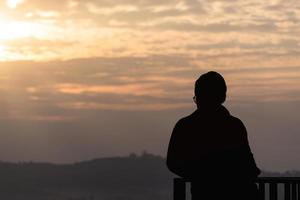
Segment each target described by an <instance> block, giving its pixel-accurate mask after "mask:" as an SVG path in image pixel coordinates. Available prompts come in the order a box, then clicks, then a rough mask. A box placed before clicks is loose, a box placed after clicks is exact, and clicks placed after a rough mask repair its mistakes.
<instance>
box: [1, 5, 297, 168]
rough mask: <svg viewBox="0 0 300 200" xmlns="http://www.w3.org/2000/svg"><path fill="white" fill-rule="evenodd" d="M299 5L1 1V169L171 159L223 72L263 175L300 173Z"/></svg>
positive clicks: (229, 96) (230, 106)
mask: <svg viewBox="0 0 300 200" xmlns="http://www.w3.org/2000/svg"><path fill="white" fill-rule="evenodd" d="M299 47H300V4H299V2H298V1H297V0H290V1H283V0H270V1H261V0H232V1H225V0H223V1H221V0H220V1H215V0H172V1H171V0H165V1H160V0H135V1H133V0H114V1H111V0H59V1H56V0H52V1H45V0H7V1H6V0H2V1H0V105H1V106H0V160H4V161H47V162H57V163H65V162H76V161H81V160H87V159H92V158H97V157H107V156H120V155H121V156H123V155H128V154H130V153H131V152H136V153H140V152H142V151H144V150H146V151H148V152H151V153H154V154H159V155H162V156H165V154H166V149H167V145H168V141H169V137H170V134H171V131H172V128H173V126H174V124H175V123H176V122H177V120H178V119H179V118H181V117H183V116H186V115H188V114H190V113H191V112H193V111H194V110H195V109H196V107H195V105H194V104H193V101H192V97H193V86H194V81H195V80H196V79H197V78H198V77H199V76H200V75H201V74H202V73H205V72H207V71H211V70H215V71H218V72H220V73H221V74H222V75H223V76H224V78H225V79H226V82H227V85H228V94H227V101H226V103H225V106H226V107H227V108H228V109H229V110H230V112H231V114H232V115H235V116H237V117H239V118H240V119H241V120H242V121H243V122H244V124H245V126H246V127H247V129H248V138H249V142H250V145H251V148H252V151H253V153H254V156H255V159H256V161H257V164H258V166H259V167H260V168H262V169H266V170H273V171H283V170H295V169H298V170H300V160H299V153H300V145H299V143H300V128H299V124H300V48H299Z"/></svg>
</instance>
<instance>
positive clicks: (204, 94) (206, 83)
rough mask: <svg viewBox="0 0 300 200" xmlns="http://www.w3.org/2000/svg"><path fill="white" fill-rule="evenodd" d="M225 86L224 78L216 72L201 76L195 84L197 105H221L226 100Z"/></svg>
mask: <svg viewBox="0 0 300 200" xmlns="http://www.w3.org/2000/svg"><path fill="white" fill-rule="evenodd" d="M226 91H227V86H226V83H225V80H224V78H223V77H222V76H221V75H220V74H219V73H217V72H214V71H210V72H207V73H205V74H202V75H201V76H200V77H199V78H198V79H197V81H196V82H195V97H196V103H197V105H198V106H199V105H204V106H205V105H221V104H222V103H224V101H225V99H226Z"/></svg>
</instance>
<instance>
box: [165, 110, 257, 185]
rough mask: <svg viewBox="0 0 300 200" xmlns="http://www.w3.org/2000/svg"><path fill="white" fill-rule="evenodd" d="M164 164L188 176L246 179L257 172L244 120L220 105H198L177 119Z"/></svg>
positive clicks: (181, 174) (177, 172) (183, 175)
mask: <svg viewBox="0 0 300 200" xmlns="http://www.w3.org/2000/svg"><path fill="white" fill-rule="evenodd" d="M167 165H168V167H169V169H170V170H171V171H172V172H174V173H175V174H177V175H179V176H182V177H188V178H195V177H201V178H202V179H203V178H205V176H208V178H213V177H214V176H217V177H224V178H225V177H230V178H231V179H235V178H237V179H239V178H244V179H247V178H251V177H254V178H255V177H256V176H257V173H259V170H258V168H257V167H256V165H255V162H254V159H253V156H252V153H251V150H250V148H249V144H248V139H247V132H246V129H245V127H244V125H243V123H242V122H241V121H240V120H239V119H238V118H235V117H233V116H231V115H230V113H229V112H228V110H227V109H226V108H225V107H223V106H217V107H213V108H204V109H197V110H196V111H195V112H194V113H192V114H191V115H189V116H187V117H185V118H182V119H181V120H179V121H178V122H177V124H176V125H175V128H174V130H173V133H172V136H171V140H170V144H169V149H168V156H167ZM241 174H243V176H242V177H241V176H240V175H241ZM246 174H247V177H245V175H246Z"/></svg>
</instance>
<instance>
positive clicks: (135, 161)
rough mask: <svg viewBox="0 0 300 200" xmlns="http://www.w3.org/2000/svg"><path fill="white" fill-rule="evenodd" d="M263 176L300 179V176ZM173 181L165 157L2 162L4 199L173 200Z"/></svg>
mask: <svg viewBox="0 0 300 200" xmlns="http://www.w3.org/2000/svg"><path fill="white" fill-rule="evenodd" d="M262 176H300V172H299V171H292V172H286V173H271V172H264V173H263V174H262ZM173 177H174V175H173V174H171V173H170V172H169V171H168V169H167V168H166V166H165V159H164V158H163V157H161V156H156V155H152V154H148V153H146V152H144V153H143V154H142V155H140V156H137V155H135V154H131V155H130V156H127V157H111V158H100V159H94V160H90V161H83V162H78V163H73V164H51V163H34V162H22V163H21V162H20V163H8V162H0V199H6V200H37V199H39V200H50V199H51V200H97V199H99V200H100V199H101V200H127V199H133V200H135V199H136V200H137V199H139V200H150V199H151V200H152V199H157V200H160V199H164V200H165V199H171V198H172V178H173Z"/></svg>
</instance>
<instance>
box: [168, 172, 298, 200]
mask: <svg viewBox="0 0 300 200" xmlns="http://www.w3.org/2000/svg"><path fill="white" fill-rule="evenodd" d="M187 182H190V181H189V180H187V179H183V178H175V179H174V191H173V198H174V200H185V199H186V183H187ZM256 183H257V184H258V192H259V200H267V199H269V200H279V199H284V200H300V177H259V178H257V180H256ZM279 186H281V187H280V189H281V190H280V191H281V192H283V194H282V195H281V196H280V197H279V192H278V191H279Z"/></svg>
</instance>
